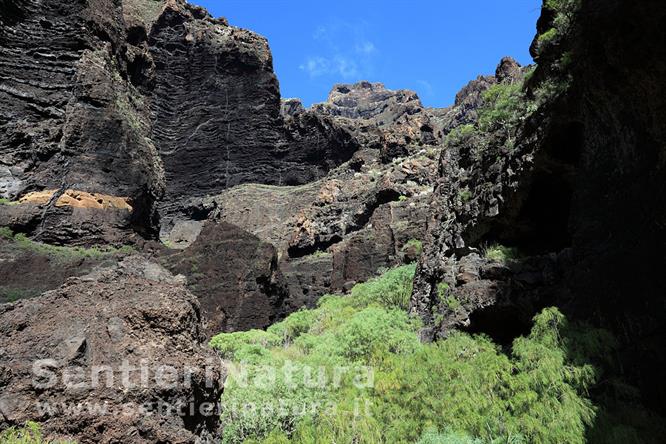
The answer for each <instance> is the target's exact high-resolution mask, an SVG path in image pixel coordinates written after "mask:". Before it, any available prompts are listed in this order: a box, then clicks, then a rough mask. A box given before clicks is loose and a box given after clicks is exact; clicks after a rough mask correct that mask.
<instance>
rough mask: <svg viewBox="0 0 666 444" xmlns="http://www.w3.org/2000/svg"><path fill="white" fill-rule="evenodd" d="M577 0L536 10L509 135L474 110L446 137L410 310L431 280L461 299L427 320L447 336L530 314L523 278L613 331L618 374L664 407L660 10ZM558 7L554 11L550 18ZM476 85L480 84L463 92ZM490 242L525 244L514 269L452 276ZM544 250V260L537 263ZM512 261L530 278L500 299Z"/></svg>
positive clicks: (432, 289)
mask: <svg viewBox="0 0 666 444" xmlns="http://www.w3.org/2000/svg"><path fill="white" fill-rule="evenodd" d="M563 5H564V3H563ZM567 5H569V6H572V7H573V6H575V2H571V4H567ZM559 7H563V6H559ZM580 8H581V9H580V11H576V10H567V11H560V12H557V11H552V10H549V9H548V7H544V12H543V14H542V17H541V19H540V20H539V23H538V30H539V35H538V36H537V38H536V39H535V41H534V44H533V45H532V51H533V55H534V56H535V59H536V61H537V62H538V67H537V68H536V70H535V71H534V73H533V75H532V76H531V77H530V79H529V80H528V81H527V83H526V85H525V89H524V92H525V96H524V98H523V99H524V100H525V102H524V107H525V108H524V109H525V110H526V111H527V113H526V114H525V116H524V118H523V119H521V120H520V121H519V122H516V123H514V124H513V125H512V127H511V128H510V131H509V132H510V134H511V136H512V139H511V140H510V143H507V142H508V141H507V137H506V135H502V134H501V133H502V132H504V133H506V131H502V132H493V131H490V133H488V132H487V131H486V132H483V131H481V132H479V128H480V126H479V125H478V124H477V123H476V122H475V121H474V120H473V119H472V121H471V123H472V124H473V125H475V126H474V128H473V129H472V130H471V131H468V132H467V133H466V134H462V135H461V134H460V133H458V134H456V137H455V140H453V141H452V142H451V143H449V144H448V145H449V149H447V150H446V151H445V153H444V155H443V156H442V159H441V161H440V179H439V181H438V186H437V188H436V191H435V195H434V199H433V207H434V216H435V217H434V221H433V223H432V224H431V225H430V226H431V230H430V232H429V235H428V237H427V240H426V245H425V252H424V255H423V256H422V260H421V262H420V264H419V269H418V271H417V278H416V281H415V289H414V295H413V298H412V307H413V310H414V311H415V312H419V313H421V314H422V316H423V317H424V319H426V320H427V321H428V322H432V321H433V320H434V319H433V318H432V314H431V313H432V308H433V307H434V306H437V305H438V304H439V301H440V300H442V299H443V297H446V295H439V294H438V293H439V292H438V291H437V287H438V284H439V283H441V282H446V283H447V284H449V291H450V294H451V295H453V296H456V297H460V298H461V299H462V300H461V301H459V302H461V303H462V305H463V307H462V312H460V313H455V314H451V313H447V314H445V316H444V318H445V319H444V321H445V322H444V327H443V328H442V329H439V328H435V331H434V333H435V334H446V330H447V328H449V327H451V325H452V324H458V325H461V323H462V324H468V325H470V324H474V319H475V317H476V318H477V320H478V318H479V316H481V317H483V318H484V322H485V325H486V326H492V325H497V323H502V322H503V319H504V315H505V313H506V307H507V306H510V307H512V308H511V310H513V312H514V313H515V310H516V309H525V310H527V312H529V311H530V310H534V309H539V308H540V307H539V306H538V305H539V304H538V303H537V306H534V303H535V302H538V298H536V297H532V296H533V292H534V291H537V288H535V287H534V286H535V285H536V286H537V287H538V291H541V290H548V289H549V288H550V289H553V288H557V290H556V291H555V292H554V293H551V295H553V298H551V299H550V300H547V303H549V304H557V305H559V306H560V307H562V308H563V310H564V311H565V313H566V314H567V315H568V316H569V317H570V318H572V319H579V320H580V319H582V320H585V321H588V322H592V323H594V324H597V325H601V326H603V327H605V328H609V329H611V330H612V331H614V332H615V333H616V334H617V337H618V339H619V341H620V346H619V352H618V356H619V361H620V367H621V368H623V369H624V370H623V374H622V375H621V376H623V377H624V378H627V379H626V380H627V381H628V382H630V383H632V384H634V385H636V386H638V387H639V388H640V389H641V391H642V396H643V398H644V400H645V401H647V402H648V405H650V406H651V407H653V408H655V409H657V410H659V411H663V405H664V404H663V400H664V399H666V393H664V390H663V388H664V385H663V384H662V381H661V379H662V377H661V375H659V372H658V371H657V370H655V369H659V368H663V366H664V359H665V357H666V355H664V353H663V351H662V350H659V351H657V350H658V349H660V346H658V345H657V344H661V343H663V342H664V338H665V337H666V333H665V332H664V329H663V325H664V316H663V314H664V310H663V295H664V294H665V290H666V281H665V280H664V279H663V273H661V272H659V271H658V270H657V268H655V267H658V265H657V264H663V262H664V260H663V255H664V245H666V232H665V230H664V227H666V213H665V212H664V208H666V207H665V205H664V193H663V192H661V190H663V188H664V184H666V169H665V168H664V162H663V159H664V131H665V128H664V125H663V121H662V120H659V119H655V116H661V115H663V110H664V109H665V103H664V97H666V94H664V93H663V90H664V82H663V78H664V75H665V73H666V71H665V70H666V68H665V67H666V53H665V51H664V47H663V45H657V46H655V45H654V42H657V41H663V29H662V26H661V23H663V21H664V19H665V14H666V10H664V8H663V5H662V4H661V3H659V2H657V1H649V2H642V3H640V4H638V3H632V2H626V1H621V0H613V1H589V2H582V5H581V6H580ZM558 13H559V14H566V16H563V15H561V16H560V19H559V20H558V21H556V22H555V21H554V19H555V18H556V16H557V14H558ZM562 17H564V18H566V19H567V20H563V19H562ZM629 22H631V23H632V24H633V25H632V27H631V28H627V27H626V26H625V24H626V23H629ZM553 36H554V37H553ZM511 71H512V70H508V71H507V72H511ZM478 82H486V79H480V80H479V81H477V84H476V86H475V88H476V87H478V86H479V85H480V84H479V83H478ZM465 95H466V94H465ZM523 99H521V100H523ZM461 103H462V102H461ZM463 111H464V110H461V111H460V112H459V111H453V112H455V114H457V115H463V114H465V113H464V112H463ZM467 115H468V116H470V115H471V114H470V113H469V112H467ZM454 121H457V122H460V123H463V122H465V121H466V119H461V118H458V117H456V119H454ZM504 130H506V128H504ZM451 146H453V150H451V149H450V147H451ZM479 148H482V150H479ZM648 190H649V191H648ZM493 242H499V243H502V244H504V245H508V246H512V247H517V248H518V249H519V250H522V251H523V257H522V258H519V259H518V260H517V263H515V265H514V267H517V270H513V271H512V270H503V271H502V273H499V274H498V273H496V271H499V270H493V269H492V267H491V269H490V270H489V269H484V268H483V266H481V268H479V266H478V264H477V265H475V266H474V267H472V268H473V269H474V270H477V271H478V270H481V271H480V277H473V278H466V277H464V276H466V275H468V273H465V272H464V271H461V270H465V269H467V268H469V263H470V262H473V263H476V262H478V260H479V259H478V257H477V259H474V257H475V256H474V255H473V254H474V252H475V250H476V251H479V250H481V249H482V247H483V246H484V245H485V244H489V243H493ZM470 254H472V256H470ZM543 257H549V258H550V259H548V260H546V261H545V262H544V260H541V262H540V264H541V265H539V264H538V263H535V262H539V258H543ZM524 267H528V268H530V269H532V270H533V271H536V272H537V275H540V276H541V278H540V279H541V281H540V282H539V279H531V280H530V283H529V285H528V287H526V288H525V287H522V288H521V287H519V289H520V290H519V291H513V297H512V298H513V299H512V298H509V300H507V298H506V297H505V296H506V295H507V292H506V291H504V290H506V284H507V282H509V281H510V280H513V281H515V277H516V275H515V273H516V272H517V273H521V271H520V270H521V269H522V268H524ZM449 270H458V271H461V274H462V275H463V279H457V278H456V277H455V276H451V273H450V272H449ZM484 270H485V271H484ZM548 270H550V271H548ZM544 273H545V274H544ZM471 275H473V276H474V275H475V272H473V273H471ZM544 275H547V276H550V279H546V280H544V279H543V276H544ZM474 286H476V287H475V288H473V287H474ZM510 286H511V285H510ZM513 287H514V288H515V286H513ZM440 288H445V287H440ZM467 289H472V290H473V291H472V292H471V293H470V292H469V291H468V290H467ZM465 298H467V299H465ZM520 298H522V300H519V299H520ZM472 300H473V302H472V303H471V304H468V305H465V304H466V303H467V302H468V301H472ZM507 302H508V304H507ZM526 302H529V303H530V304H532V307H531V308H530V307H529V304H526ZM542 303H545V302H543V301H542ZM435 311H436V310H435ZM456 316H458V317H459V319H457V320H456ZM460 316H462V318H460ZM493 317H494V319H493ZM438 319H439V320H441V319H442V318H438ZM447 323H449V325H448V327H447V326H446V324H447ZM431 325H432V324H431ZM477 326H478V323H477ZM477 331H479V330H477ZM480 331H484V329H483V328H481V329H480ZM485 332H486V333H488V332H489V331H488V330H485ZM430 333H433V332H430ZM661 348H663V347H661Z"/></svg>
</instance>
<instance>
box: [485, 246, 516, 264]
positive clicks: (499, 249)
mask: <svg viewBox="0 0 666 444" xmlns="http://www.w3.org/2000/svg"><path fill="white" fill-rule="evenodd" d="M483 255H484V256H485V258H486V259H490V260H493V261H497V262H501V263H503V264H505V263H507V262H508V261H510V260H512V259H516V258H517V257H518V250H516V249H515V248H511V247H505V246H504V245H499V244H494V245H491V246H489V247H487V248H486V249H485V250H484V252H483Z"/></svg>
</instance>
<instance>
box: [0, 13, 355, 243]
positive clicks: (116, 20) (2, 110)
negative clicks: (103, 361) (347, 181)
mask: <svg viewBox="0 0 666 444" xmlns="http://www.w3.org/2000/svg"><path fill="white" fill-rule="evenodd" d="M5 3H8V4H9V5H11V7H6V8H5V7H4V6H3V10H2V11H0V21H1V22H2V24H3V26H2V28H0V43H1V44H2V52H0V59H1V60H3V63H2V64H1V67H0V78H2V85H1V87H0V102H1V105H0V156H1V157H0V198H5V199H10V200H18V199H21V198H24V197H25V196H26V195H28V194H30V193H35V192H37V193H43V192H48V191H50V190H55V191H53V194H52V197H53V199H49V200H47V201H46V202H39V203H37V202H35V201H28V200H25V199H22V200H21V204H20V205H18V206H15V207H13V208H9V207H7V206H1V207H0V221H2V223H3V225H6V226H10V227H11V228H12V229H14V230H15V231H21V232H25V233H27V234H29V235H31V236H35V237H39V238H40V239H42V240H45V241H48V242H55V243H60V244H94V243H101V244H106V243H129V242H133V241H140V238H148V239H152V238H156V237H157V235H158V233H159V231H160V229H162V231H164V232H165V233H169V232H170V231H171V229H172V228H173V227H174V225H175V223H176V222H177V221H179V220H180V219H184V220H189V219H198V220H201V218H202V217H203V218H205V215H204V216H201V215H199V214H194V215H193V214H191V213H190V212H189V211H190V209H191V208H192V207H193V206H194V205H196V203H197V202H198V200H197V199H201V198H203V197H205V196H207V195H211V194H216V193H219V192H221V191H223V190H225V189H228V188H230V187H232V186H234V185H238V184H242V183H247V182H253V183H267V184H275V185H282V184H290V185H295V184H303V183H307V182H310V181H313V180H316V179H318V178H320V177H322V176H323V175H324V174H326V172H327V171H329V170H330V169H332V168H334V167H336V166H337V165H339V164H341V163H343V162H345V161H347V160H348V159H349V158H351V156H352V154H353V153H354V152H355V151H356V150H357V149H358V145H357V144H356V143H355V142H354V140H353V139H352V137H351V135H350V134H349V133H348V132H347V131H345V130H344V129H342V128H338V127H335V126H333V125H332V123H331V122H330V120H329V119H327V118H326V117H323V116H315V115H313V114H307V115H301V116H291V117H288V118H287V119H285V118H283V116H282V114H281V112H280V110H281V102H280V94H279V87H278V82H277V79H276V77H275V74H274V73H273V66H272V56H271V53H270V50H269V48H268V43H267V41H266V39H264V38H263V37H260V36H258V35H257V34H254V33H252V32H250V31H246V30H241V29H238V28H234V27H232V26H229V25H228V23H227V22H226V21H225V20H224V19H213V18H212V17H210V15H209V14H208V13H207V12H206V11H205V10H204V9H203V8H200V7H196V6H192V5H189V4H188V3H186V2H185V1H184V0H124V1H122V2H112V1H109V0H96V1H93V2H88V3H80V4H76V5H68V6H67V7H63V6H62V5H61V4H60V2H55V1H47V2H34V1H28V2H20V3H19V2H13V1H10V2H5ZM72 192H73V193H79V194H82V193H88V194H95V195H106V196H111V197H113V198H115V199H124V200H126V201H127V203H128V208H120V209H119V208H115V207H106V208H103V209H100V208H92V207H86V208H81V207H80V206H69V205H66V204H64V205H63V204H61V205H57V204H56V202H61V199H60V196H61V195H62V194H64V193H72ZM193 201H194V202H195V203H194V204H193V203H192V202H193ZM158 210H159V216H160V217H158ZM160 219H161V220H160Z"/></svg>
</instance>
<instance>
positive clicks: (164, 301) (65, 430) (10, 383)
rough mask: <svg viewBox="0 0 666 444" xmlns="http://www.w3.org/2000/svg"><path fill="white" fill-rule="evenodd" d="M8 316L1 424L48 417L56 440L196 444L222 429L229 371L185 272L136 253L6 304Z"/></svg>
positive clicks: (0, 310) (0, 343)
mask: <svg viewBox="0 0 666 444" xmlns="http://www.w3.org/2000/svg"><path fill="white" fill-rule="evenodd" d="M0 321H1V322H0V329H1V330H2V335H1V337H0V350H1V354H0V378H1V380H2V389H1V390H0V413H1V414H2V415H1V417H2V420H1V422H0V427H2V428H4V427H7V426H9V425H20V424H23V423H24V422H25V421H29V420H32V421H38V422H40V423H41V424H42V427H43V429H44V431H45V433H47V434H48V435H49V436H51V437H62V438H76V439H77V440H78V442H81V443H97V442H104V443H110V442H136V443H154V442H183V443H185V442H192V443H194V442H207V441H208V440H209V439H210V438H211V437H212V434H214V433H215V431H216V428H217V423H218V415H217V413H216V412H215V411H214V408H213V407H211V406H214V405H215V403H216V402H217V400H218V399H219V396H220V394H221V378H222V376H221V374H220V371H221V367H220V365H219V359H218V358H216V357H215V355H214V354H213V353H212V352H211V351H209V350H206V349H204V348H203V347H202V346H201V345H200V344H201V340H202V339H203V337H202V333H201V330H200V321H201V319H200V310H199V303H198V302H197V300H196V298H195V297H194V296H193V295H192V294H191V293H189V292H188V291H187V289H186V288H185V287H184V284H183V279H182V277H174V276H172V275H171V274H170V273H169V272H168V271H166V270H165V269H163V268H161V267H160V266H158V265H155V264H154V263H151V262H147V261H145V260H143V259H140V258H137V257H133V258H128V259H125V260H124V261H123V262H121V263H120V264H118V265H116V266H112V267H107V268H101V269H98V270H96V271H95V272H93V273H92V274H90V275H87V276H84V277H81V278H73V279H71V280H69V281H68V282H67V283H65V284H64V285H63V286H62V287H60V288H59V289H57V290H54V291H51V292H48V293H46V294H44V295H43V296H41V297H40V298H37V299H32V300H26V301H22V302H18V303H15V304H5V305H2V306H0ZM33 365H34V366H33ZM162 365H168V366H169V367H170V369H169V373H164V372H165V371H166V370H164V369H162V370H160V368H159V367H160V366H162ZM130 368H133V370H132V369H130ZM140 369H143V370H140ZM141 371H145V373H141ZM144 374H145V379H143V378H144V376H142V375H144ZM187 378H189V379H187ZM185 381H190V382H185ZM206 403H210V404H206ZM202 405H207V406H208V407H209V408H210V409H211V410H209V411H208V414H206V413H205V411H204V413H203V414H202V413H201V411H202V410H200V407H201V406H202ZM191 406H194V407H195V409H194V411H192V410H190V407H191ZM183 407H187V408H183ZM170 408H171V410H169V409H170ZM142 409H143V410H142ZM177 409H180V410H177ZM211 442H212V441H211Z"/></svg>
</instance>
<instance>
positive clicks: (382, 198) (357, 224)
mask: <svg viewBox="0 0 666 444" xmlns="http://www.w3.org/2000/svg"><path fill="white" fill-rule="evenodd" d="M399 200H400V193H398V192H397V191H395V190H391V189H388V190H381V191H380V192H379V193H377V194H376V195H375V197H374V199H373V200H371V201H370V202H368V203H366V204H365V207H364V208H363V211H361V212H359V213H357V214H355V215H354V218H353V223H352V224H350V225H349V226H348V227H347V230H346V232H345V234H349V233H353V232H355V231H358V230H360V229H361V228H363V227H365V226H366V225H367V224H368V222H370V219H371V218H372V216H373V214H375V211H377V208H379V207H381V206H382V205H386V204H388V203H391V202H397V201H399Z"/></svg>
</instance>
